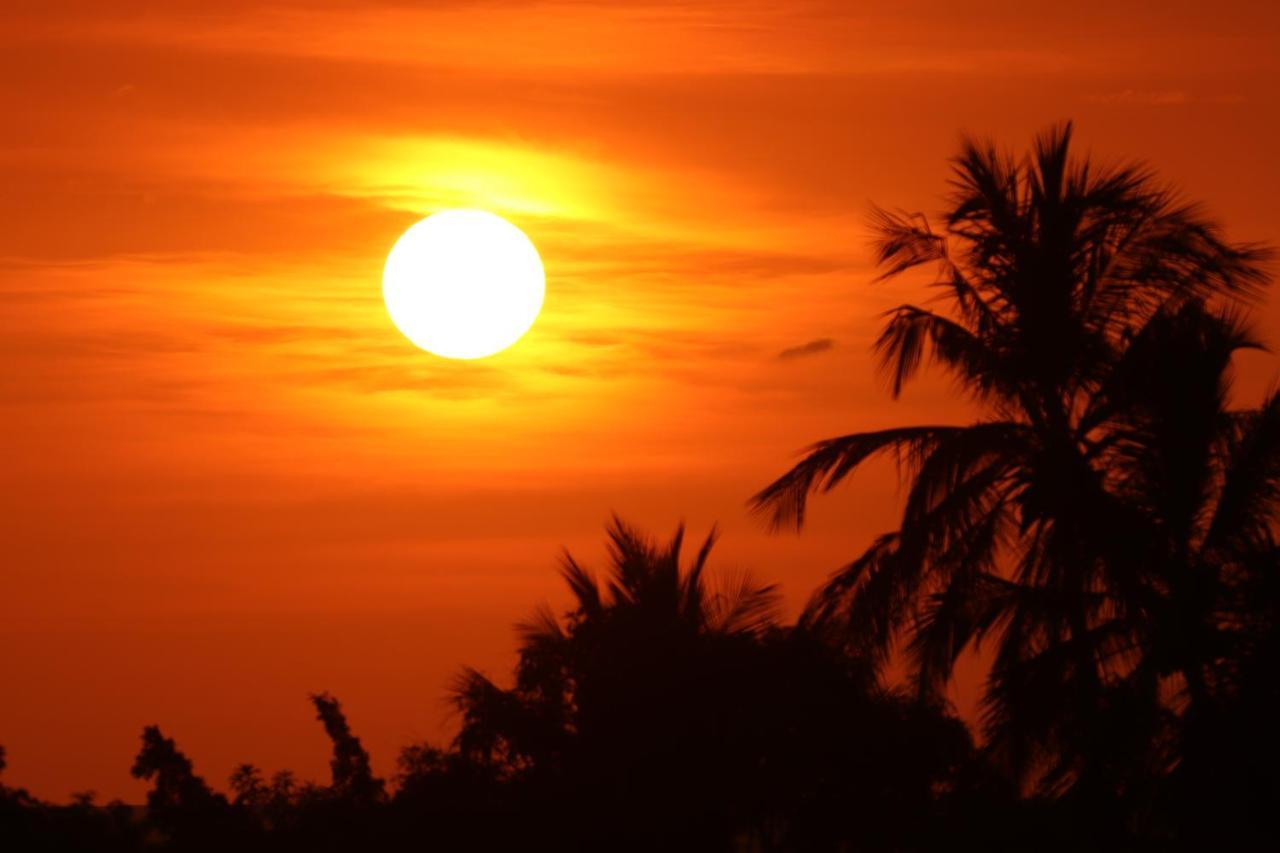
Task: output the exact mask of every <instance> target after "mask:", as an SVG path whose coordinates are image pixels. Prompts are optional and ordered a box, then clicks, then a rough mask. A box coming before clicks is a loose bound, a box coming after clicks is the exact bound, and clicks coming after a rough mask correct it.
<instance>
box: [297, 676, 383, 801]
mask: <svg viewBox="0 0 1280 853" xmlns="http://www.w3.org/2000/svg"><path fill="white" fill-rule="evenodd" d="M311 703H312V704H313V705H315V708H316V719H318V720H320V722H321V723H323V724H324V731H325V734H327V735H328V736H329V740H331V741H332V742H333V758H332V759H331V760H330V761H329V769H330V772H331V774H332V779H333V782H332V786H331V788H330V790H331V791H332V792H333V793H334V794H335V795H336V796H338V797H340V798H343V799H349V800H353V801H355V802H370V801H374V800H377V799H380V798H381V797H382V796H383V795H384V783H383V781H382V780H381V779H378V778H377V777H375V776H374V775H373V770H372V768H371V766H370V763H369V753H368V752H366V751H365V748H364V746H363V745H362V744H361V743H360V738H358V737H356V736H355V735H353V734H352V733H351V726H350V725H348V724H347V718H346V715H345V714H343V713H342V706H341V705H340V704H339V703H338V700H337V699H335V698H333V697H332V696H330V695H329V694H328V693H316V694H313V695H312V697H311Z"/></svg>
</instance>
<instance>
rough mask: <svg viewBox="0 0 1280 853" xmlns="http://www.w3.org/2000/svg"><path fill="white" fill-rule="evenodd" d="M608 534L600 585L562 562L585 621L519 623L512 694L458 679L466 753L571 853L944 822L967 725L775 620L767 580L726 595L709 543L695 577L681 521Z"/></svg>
mask: <svg viewBox="0 0 1280 853" xmlns="http://www.w3.org/2000/svg"><path fill="white" fill-rule="evenodd" d="M608 537H609V554H610V565H609V571H608V575H607V577H606V578H605V580H604V581H603V582H601V580H599V579H598V578H597V577H596V576H595V575H594V574H592V573H591V572H590V571H588V570H587V569H585V568H584V567H583V566H582V565H581V564H580V563H578V562H577V561H576V560H575V559H573V557H571V556H566V557H565V560H564V566H563V569H562V574H563V576H564V578H565V581H566V583H567V584H568V586H569V588H570V590H571V592H572V593H573V599H574V606H573V608H572V610H571V611H570V612H569V614H568V615H567V617H566V618H564V619H560V618H557V617H556V616H555V614H553V613H552V612H551V611H549V610H548V609H546V608H543V609H542V610H540V611H539V612H538V614H537V616H536V618H535V619H534V620H532V621H531V622H530V623H528V624H525V625H523V626H521V629H520V632H521V647H520V660H519V664H518V665H517V669H516V678H515V684H514V686H513V687H512V688H510V689H504V688H501V687H499V686H497V685H495V684H494V683H493V682H492V681H490V680H489V679H488V678H486V677H484V676H483V675H481V674H479V673H477V672H475V671H468V672H466V673H465V674H464V676H463V677H462V679H461V681H460V683H459V687H458V698H457V701H458V705H459V708H460V710H461V712H462V715H463V726H462V731H461V733H460V735H459V737H458V741H457V743H458V745H459V748H460V750H461V752H462V754H463V755H464V756H471V757H473V759H474V760H475V761H476V762H478V763H479V764H481V765H486V766H494V767H496V772H497V774H498V775H499V776H500V777H501V778H505V779H508V780H510V782H511V784H512V785H514V786H517V787H522V789H523V790H525V791H529V792H532V793H531V794H528V795H526V796H527V797H528V800H527V801H528V802H531V803H538V804H539V805H538V807H537V808H531V811H533V812H536V813H538V814H540V815H541V816H542V817H543V819H546V818H547V817H551V818H552V819H553V825H554V826H557V827H559V830H558V831H559V833H560V835H558V836H556V837H558V838H560V839H561V843H562V844H568V845H569V846H570V847H571V848H572V849H600V848H601V847H602V846H606V847H609V848H610V849H644V850H653V849H697V850H716V849H729V848H730V847H731V846H732V845H733V844H734V843H735V839H737V840H738V841H741V840H742V839H744V838H751V839H754V840H755V843H758V844H766V845H779V844H784V843H786V844H793V845H794V844H812V845H818V846H827V845H831V844H834V843H836V842H837V841H839V840H842V839H850V838H854V837H860V838H861V839H862V842H861V843H863V844H864V845H867V846H876V843H874V842H873V839H875V838H876V837H877V834H880V835H881V836H882V838H887V837H889V836H890V835H893V836H896V837H897V838H898V839H899V840H900V839H901V838H904V837H907V836H909V835H911V834H912V833H913V832H919V833H924V832H927V831H928V830H929V829H930V828H931V827H932V824H931V823H930V819H931V817H932V816H933V815H934V814H935V810H936V807H937V804H938V795H939V792H940V791H941V790H943V789H949V787H950V784H951V782H952V781H953V774H954V773H955V772H956V771H957V769H958V768H959V767H960V766H961V765H962V764H964V762H965V761H966V760H967V756H968V755H969V749H970V744H969V739H968V735H967V733H966V732H965V730H964V728H963V726H962V725H961V724H960V723H959V722H958V721H956V720H954V719H953V718H949V717H946V716H945V715H942V714H940V713H938V712H937V711H935V710H930V709H924V708H920V707H918V706H915V705H912V704H910V703H905V702H903V701H902V700H901V699H900V697H897V696H895V695H893V694H891V693H888V692H885V691H884V690H882V689H881V688H880V686H879V684H878V682H877V679H876V677H875V674H874V671H873V669H872V668H871V667H870V666H869V665H868V664H867V662H865V661H860V660H856V659H851V658H849V657H847V656H845V655H844V654H843V653H841V652H839V651H838V650H834V649H832V648H831V647H829V646H827V645H825V644H824V643H822V642H821V641H820V640H819V638H817V637H816V636H814V635H812V634H809V633H807V632H804V631H793V630H790V629H784V628H782V627H781V626H779V625H778V623H777V621H776V617H775V613H776V608H777V596H776V592H775V591H774V589H773V588H772V587H769V586H760V585H758V584H755V583H753V582H752V581H751V580H750V578H749V577H747V576H745V575H738V576H731V577H730V578H729V579H728V580H727V581H724V582H722V583H720V584H719V585H713V584H712V583H711V582H710V581H709V579H708V575H707V572H706V567H707V558H708V555H709V553H710V550H711V546H712V544H713V542H714V535H712V536H709V537H708V538H707V539H706V540H705V542H704V543H703V544H702V546H701V547H700V548H699V550H698V552H697V554H696V556H695V557H694V558H693V559H692V561H690V564H689V565H688V566H687V567H682V566H681V557H680V553H681V548H682V544H683V531H682V530H678V531H677V532H676V534H675V536H674V537H673V538H672V539H671V540H670V541H669V542H668V543H666V544H662V545H659V544H656V543H654V542H653V541H651V540H649V539H647V538H646V537H644V536H642V535H640V534H639V533H637V532H636V531H635V530H634V529H632V528H630V527H628V526H627V525H625V524H624V523H622V522H621V521H619V520H617V519H615V520H614V521H613V523H612V524H611V525H610V527H609V530H608ZM566 809H569V811H566ZM905 827H911V828H910V829H907V828H905ZM566 831H567V832H569V833H570V836H567V838H569V839H571V840H566V836H565V835H564V833H565V832H566Z"/></svg>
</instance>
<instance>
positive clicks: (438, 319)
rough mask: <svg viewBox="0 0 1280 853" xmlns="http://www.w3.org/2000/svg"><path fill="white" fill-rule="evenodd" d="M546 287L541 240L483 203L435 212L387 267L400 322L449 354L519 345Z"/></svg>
mask: <svg viewBox="0 0 1280 853" xmlns="http://www.w3.org/2000/svg"><path fill="white" fill-rule="evenodd" d="M545 293H546V277H545V274H544V273H543V270H542V259H541V258H539V257H538V250H537V249H535V248H534V246H533V243H531V242H530V241H529V238H528V237H526V236H525V235H524V232H523V231H521V230H520V229H519V228H517V227H516V226H514V225H512V224H511V223H510V222H508V221H507V220H505V219H503V218H502V217H501V216H497V215H495V214H492V213H489V212H487V211H483V210H445V211H441V212H440V213H436V214H433V215H432V216H428V217H427V218H426V219H424V220H422V221H421V222H419V223H417V224H416V225H414V226H413V227H411V228H410V229H409V230H408V231H406V232H404V234H403V235H402V236H401V237H400V239H399V240H397V241H396V244H395V246H393V247H392V249H391V254H389V255H388V256H387V266H386V269H385V270H384V271H383V273H382V296H383V299H384V300H385V301H386V303H387V312H388V313H389V314H390V315H391V320H392V322H393V323H395V324H396V328H398V329H399V330H400V331H401V332H403V333H404V336H405V337H406V338H408V339H409V340H411V341H413V342H414V343H415V344H417V345H418V346H420V347H422V348H423V349H424V350H427V351H428V352H432V353H435V354H436V355H442V356H445V357H446V358H483V357H484V356H486V355H493V354H494V353H496V352H501V351H502V350H504V349H506V348H507V347H509V346H511V345H512V344H514V343H515V342H516V341H518V340H519V339H520V337H521V336H522V335H524V333H525V332H527V331H529V327H530V326H532V325H533V321H534V320H535V319H537V317H538V311H539V310H540V309H541V308H542V299H543V296H544V295H545Z"/></svg>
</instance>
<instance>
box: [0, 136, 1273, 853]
mask: <svg viewBox="0 0 1280 853" xmlns="http://www.w3.org/2000/svg"><path fill="white" fill-rule="evenodd" d="M1070 143H1071V127H1070V125H1069V124H1068V125H1063V126H1060V127H1056V128H1053V129H1051V130H1050V131H1048V132H1046V133H1044V134H1042V135H1041V136H1040V137H1039V138H1038V139H1037V141H1036V143H1035V145H1034V146H1033V149H1032V150H1031V152H1030V153H1029V154H1028V155H1027V156H1026V157H1025V158H1022V159H1015V158H1013V157H1011V156H1010V155H1008V154H1005V153H1002V152H1000V151H998V150H997V149H996V148H995V147H994V146H992V145H990V144H986V143H977V142H972V141H970V142H966V143H965V144H964V147H963V149H962V152H961V154H960V155H959V157H958V158H957V159H956V161H955V170H954V176H953V180H952V193H951V196H950V197H949V200H948V205H947V209H946V211H945V213H944V214H943V216H942V218H941V219H940V220H939V221H938V223H937V224H936V225H935V224H933V223H931V222H930V221H928V220H926V219H925V218H924V217H922V216H919V215H908V214H904V213H898V212H891V211H884V210H877V211H876V212H875V214H874V221H875V225H876V229H877V232H878V235H879V237H878V242H877V251H878V258H879V261H880V264H881V266H882V268H883V270H884V275H883V278H894V277H896V276H899V275H902V274H907V273H909V272H912V271H916V270H919V269H920V268H929V269H932V270H933V271H934V276H935V277H934V279H933V284H934V286H935V288H936V290H937V299H936V300H934V301H933V302H932V303H930V305H929V306H928V307H924V306H919V305H912V304H907V305H902V306H900V307H899V308H897V309H894V310H893V311H891V312H889V313H888V315H887V320H886V323H885V325H884V328H883V330H882V333H881V335H880V338H879V340H878V342H877V345H876V348H877V351H878V352H879V355H880V358H881V367H882V368H883V369H884V371H885V373H886V375H887V377H888V379H889V382H890V385H891V390H892V393H893V394H894V395H895V396H896V395H897V394H898V393H899V392H900V391H901V389H902V388H903V386H904V385H905V384H906V383H907V382H909V381H910V380H911V379H912V378H913V377H914V376H915V375H916V373H917V371H918V370H919V369H921V368H922V367H924V366H925V365H926V364H927V363H933V364H936V365H937V366H939V367H940V368H942V369H943V370H945V371H947V372H948V373H949V374H950V375H951V376H952V378H953V379H954V380H955V382H956V386H957V388H958V390H959V391H960V392H961V393H963V394H965V395H966V396H967V397H968V398H969V399H970V400H971V401H972V402H973V403H975V404H976V405H977V406H978V407H979V408H980V410H981V412H982V414H981V416H980V418H979V419H978V420H977V421H976V422H974V423H971V424H968V425H923V426H909V427H903V428H898V429H890V430H883V431H877V432H869V433H855V434H851V435H846V436H841V437H838V438H834V439H830V440H826V441H822V442H819V443H818V444H816V445H814V446H813V447H812V448H811V450H810V452H809V453H808V454H807V455H806V456H805V457H804V458H803V459H802V460H801V461H800V463H799V464H797V465H796V466H795V467H794V468H793V469H792V470H791V471H789V472H787V473H786V474H784V475H783V476H782V477H780V478H779V479H778V480H777V481H775V482H774V483H773V484H771V485H769V486H768V487H766V488H765V489H764V490H763V491H761V492H760V493H759V494H758V495H757V496H756V498H755V499H754V500H753V504H754V506H755V508H756V509H758V510H760V511H762V512H764V513H766V514H767V515H768V516H769V517H770V518H771V520H772V521H773V522H774V523H775V524H778V525H787V524H797V525H798V524H800V523H801V522H802V521H803V519H804V512H805V507H806V502H807V500H808V499H809V497H811V496H812V495H813V494H815V493H820V492H824V491H827V490H829V489H831V488H833V487H834V486H836V485H837V484H839V483H841V482H843V481H844V480H846V479H847V478H849V477H850V476H851V475H852V474H853V473H854V472H855V471H856V470H857V469H858V467H859V466H860V465H862V463H864V462H865V461H867V460H868V459H870V458H872V457H873V456H876V455H878V454H885V453H888V454H894V455H896V456H897V458H898V459H899V461H900V463H901V470H902V471H903V475H904V478H905V481H906V485H907V492H906V499H905V501H904V507H903V511H902V515H901V519H900V522H899V524H898V526H897V529H895V530H892V531H888V532H886V533H885V534H884V535H883V536H881V537H880V538H878V539H877V540H876V541H875V542H874V543H873V544H872V545H871V547H870V548H868V550H867V551H866V552H864V553H863V554H861V555H858V556H856V557H855V558H854V559H853V560H852V561H851V562H850V563H849V564H848V565H847V566H846V567H844V568H842V569H840V570H839V571H838V572H836V573H835V574H834V575H833V576H832V577H831V579H830V581H829V582H828V583H826V584H825V585H824V586H823V587H822V588H821V589H819V590H818V591H817V593H816V594H815V595H814V597H813V599H812V601H811V603H810V604H809V606H808V607H807V608H806V609H805V610H804V612H803V613H802V614H801V616H800V617H799V618H798V619H797V620H796V621H795V622H794V623H793V624H783V623H782V622H781V621H780V620H779V617H778V613H777V594H776V590H775V589H773V588H772V587H769V586H761V585H758V584H756V583H754V582H753V581H752V580H751V579H750V578H749V577H748V576H746V575H738V576H732V577H719V578H713V577H712V576H711V575H710V574H709V573H708V571H707V563H708V557H709V554H710V551H711V548H712V544H713V542H714V534H713V535H712V536H709V537H708V538H707V539H706V540H705V542H703V543H702V544H701V545H700V547H699V548H698V550H697V552H696V553H695V554H694V555H693V556H692V557H687V556H686V555H683V554H682V551H683V548H682V546H683V544H684V543H683V531H677V532H676V534H675V536H674V537H673V538H672V539H671V540H670V541H668V542H665V543H659V542H656V541H654V540H651V539H649V538H647V537H645V536H643V535H642V534H640V533H638V532H637V531H635V530H634V529H632V528H631V527H629V526H628V525H626V524H625V523H623V522H622V521H621V520H617V519H615V520H614V521H613V523H612V524H611V525H610V527H609V529H608V543H609V552H610V562H609V566H608V569H607V572H606V574H605V575H604V577H598V576H596V575H595V574H593V573H592V572H591V571H589V570H588V569H586V568H584V567H583V566H581V565H580V564H579V563H577V562H576V561H575V560H574V559H573V558H572V557H571V556H566V558H565V560H564V565H563V569H562V574H563V577H564V580H565V582H566V584H567V585H568V587H569V589H570V591H571V593H572V595H573V605H572V607H571V609H570V610H569V611H568V612H567V613H565V614H556V613H554V612H552V611H551V610H549V609H547V608H545V607H544V608H543V609H541V610H538V611H537V612H536V613H535V614H534V616H533V618H532V619H531V620H530V621H529V622H528V623H526V624H523V625H521V626H519V629H518V630H519V641H520V647H519V652H520V654H519V660H518V663H517V665H516V669H515V672H514V673H513V677H512V679H511V682H510V686H503V685H502V684H498V683H495V682H493V681H491V680H489V679H488V678H487V677H486V676H484V675H482V674H481V673H479V672H476V671H474V670H465V671H464V672H463V673H462V674H461V675H460V676H459V678H458V681H457V683H456V685H455V687H454V691H453V697H454V702H455V703H456V705H457V709H458V711H459V714H460V719H461V727H460V731H459V733H458V735H457V737H456V738H455V739H454V740H453V742H452V743H451V744H449V745H448V746H447V747H446V746H432V745H430V744H425V743H424V744H417V745H411V746H408V747H406V748H405V749H404V750H403V751H402V752H401V754H400V757H399V762H398V770H397V772H396V774H395V777H394V778H393V779H391V780H383V779H380V778H377V777H376V776H375V775H374V774H373V771H372V769H371V765H370V760H369V755H368V753H367V752H366V750H365V749H364V747H363V746H362V745H361V742H360V740H359V738H358V737H356V736H355V735H354V734H353V733H352V731H351V729H350V727H349V726H348V724H347V721H346V718H345V716H344V715H343V712H342V709H341V706H340V705H339V703H338V701H337V700H336V699H334V698H333V697H331V696H329V695H327V694H318V695H315V696H312V697H311V701H312V702H313V704H314V706H315V709H316V713H317V717H318V719H319V721H320V722H321V724H322V725H323V726H324V730H325V732H326V734H327V735H328V737H329V739H330V740H331V742H332V745H333V751H332V760H331V763H330V767H331V778H330V780H329V782H328V784H319V783H300V782H298V781H297V780H295V779H294V777H293V776H292V775H291V774H290V773H288V772H282V773H278V774H276V775H275V776H273V777H272V778H270V779H267V778H265V777H264V776H263V774H262V772H261V771H260V770H258V769H257V768H256V767H254V766H252V765H248V764H246V765H243V766H241V767H239V768H238V769H237V770H236V771H235V773H234V774H233V776H232V777H231V779H230V780H229V791H228V793H220V792H218V791H215V790H214V789H213V788H212V787H211V786H210V785H209V784H208V783H206V782H205V781H204V780H203V779H202V778H201V777H200V776H198V775H197V774H196V772H195V769H194V767H193V764H192V761H191V760H190V759H189V758H188V757H187V756H186V755H184V754H183V753H182V751H181V750H180V749H179V748H178V746H177V745H176V744H175V742H174V741H173V740H172V739H170V738H168V737H166V736H165V734H164V733H162V732H161V730H160V729H159V728H158V727H155V726H149V727H147V728H146V729H144V731H143V734H142V745H141V748H140V750H139V753H138V756H137V760H136V761H135V763H134V766H133V769H132V772H133V774H134V776H136V777H137V778H139V779H143V780H146V781H147V782H148V783H149V784H150V791H149V794H148V797H147V802H146V804H145V807H130V806H126V805H121V804H118V803H117V804H112V805H108V806H105V807H99V806H95V805H94V804H93V803H92V801H91V798H90V797H88V796H81V797H79V798H77V800H76V801H75V802H73V803H72V804H71V805H50V804H46V803H42V802H39V801H37V800H35V799H34V798H32V797H30V796H28V795H27V794H26V793H25V792H23V791H21V790H19V789H14V788H5V787H0V847H3V849H5V850H95V851H99V850H100V851H113V850H120V851H135V850H174V851H204V850H210V851H212V850H248V851H252V850H309V851H316V850H321V851H323V850H375V851H378V850H402V849H403V850H408V849H415V850H422V849H435V850H521V849H528V850H535V849H557V850H622V851H629V850H635V851H641V850H644V851H661V850H698V851H717V850H722V851H730V850H744V851H748V850H749V851H809V850H815V851H816V850H877V851H878V850H932V849H941V848H944V847H946V848H956V849H977V848H985V849H997V850H1024V849H1036V850H1060V851H1076V850H1081V851H1083V850H1100V849H1108V850H1110V849H1123V850H1146V849H1149V850H1167V849H1204V848H1212V849H1224V848H1225V849H1238V848H1240V847H1244V846H1246V845H1248V846H1250V847H1252V846H1254V845H1256V844H1257V840H1258V839H1265V838H1267V837H1272V836H1274V835H1275V834H1276V833H1275V829H1274V825H1275V817H1274V816H1275V814H1277V813H1278V812H1277V808H1278V807H1280V785H1278V783H1277V781H1276V780H1277V770H1278V768H1280V734H1278V731H1280V730H1278V728H1277V724H1276V721H1277V719H1280V716H1278V712H1280V687H1278V686H1277V681H1276V674H1277V663H1278V662H1280V544H1278V542H1277V510H1278V508H1280V396H1278V395H1277V394H1276V393H1274V392H1273V393H1271V394H1269V395H1268V396H1267V397H1266V399H1264V400H1263V401H1262V402H1261V404H1259V405H1257V406H1254V407H1246V408H1238V407H1236V404H1235V403H1234V401H1233V400H1232V398H1231V393H1230V392H1231V376H1232V374H1231V370H1232V363H1233V358H1234V356H1235V354H1236V353H1238V352H1239V351H1241V350H1244V349H1251V348H1260V347H1261V344H1260V342H1259V341H1258V340H1257V338H1256V337H1255V336H1254V334H1253V333H1252V332H1251V330H1250V329H1249V326H1248V324H1247V322H1246V320H1245V312H1246V310H1247V308H1248V306H1249V304H1250V303H1251V302H1253V301H1256V300H1257V299H1258V298H1259V297H1260V296H1261V295H1262V294H1263V292H1264V289H1265V287H1266V285H1267V284H1268V283H1269V279H1268V277H1267V275H1266V273H1265V267H1266V264H1267V262H1268V260H1269V257H1270V256H1269V253H1268V252H1267V251H1266V250H1265V249H1263V248H1262V247H1259V246H1253V245H1240V244H1233V243H1230V242H1227V241H1226V240H1225V239H1224V238H1223V237H1222V235H1221V233H1220V231H1219V229H1218V228H1217V227H1216V226H1215V225H1214V224H1213V223H1212V222H1210V221H1209V220H1207V219H1206V218H1205V216H1204V215H1203V214H1202V213H1201V212H1200V211H1199V210H1198V209H1197V208H1196V207H1194V206H1191V205H1187V204H1184V203H1182V202H1180V201H1179V200H1178V198H1177V196H1176V195H1175V194H1173V193H1172V192H1171V191H1169V190H1168V189H1166V188H1164V187H1163V186H1161V185H1160V184H1159V183H1157V181H1156V180H1155V178H1154V177H1153V175H1152V174H1151V173H1150V172H1149V171H1147V170H1146V169H1144V168H1142V167H1138V166H1128V167H1116V168H1100V167H1098V166H1097V165H1096V164H1090V163H1089V162H1087V161H1081V160H1076V159H1075V158H1073V157H1071V156H1070ZM979 644H981V645H982V648H983V650H984V651H985V652H986V653H987V654H988V655H989V656H990V659H991V666H990V672H989V674H988V678H987V680H986V682H985V687H984V699H983V718H982V720H981V726H980V732H979V736H978V737H976V738H975V736H974V735H972V734H971V733H970V731H969V729H968V728H967V727H966V726H965V725H964V724H963V723H962V722H961V721H960V720H958V719H957V718H956V717H955V716H954V714H953V713H952V712H951V710H950V709H949V707H948V705H947V703H946V700H945V698H944V689H945V687H946V686H947V684H948V683H949V682H950V680H951V678H952V676H953V669H954V667H955V664H956V661H957V659H958V658H959V657H960V656H961V655H962V654H964V653H965V652H966V650H970V649H974V648H977V647H978V646H979ZM891 661H901V662H902V663H903V665H904V666H905V669H906V672H907V676H906V678H905V680H904V681H903V682H902V683H899V684H893V683H890V682H889V678H888V676H887V673H888V672H889V671H890V670H891V669H894V670H896V669H898V668H900V667H890V663H891ZM3 766H4V753H3V751H2V750H0V770H3ZM1250 839H1253V841H1250Z"/></svg>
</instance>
